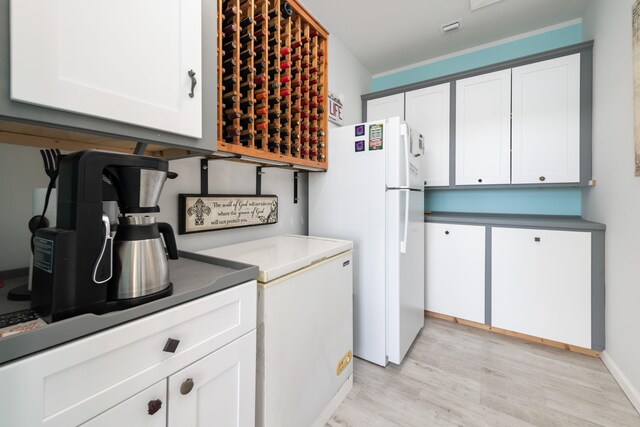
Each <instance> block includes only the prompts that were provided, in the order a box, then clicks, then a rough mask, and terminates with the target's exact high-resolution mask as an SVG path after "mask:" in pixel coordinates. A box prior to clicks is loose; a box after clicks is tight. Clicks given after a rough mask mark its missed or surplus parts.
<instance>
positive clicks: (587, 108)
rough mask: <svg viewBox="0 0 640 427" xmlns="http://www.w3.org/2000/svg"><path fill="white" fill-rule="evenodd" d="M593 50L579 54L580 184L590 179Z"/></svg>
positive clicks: (583, 184)
mask: <svg viewBox="0 0 640 427" xmlns="http://www.w3.org/2000/svg"><path fill="white" fill-rule="evenodd" d="M592 110H593V50H586V51H583V52H582V53H581V54H580V184H581V185H582V186H588V185H589V180H591V178H592V176H593V175H592V161H591V158H592V151H591V150H592V148H591V146H592V137H591V132H592Z"/></svg>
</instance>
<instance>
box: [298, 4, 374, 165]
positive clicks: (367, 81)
mask: <svg viewBox="0 0 640 427" xmlns="http://www.w3.org/2000/svg"><path fill="white" fill-rule="evenodd" d="M322 1H323V0H303V1H301V2H300V3H302V4H303V5H304V7H305V8H306V9H307V10H308V11H309V12H310V13H311V15H314V7H315V4H316V3H318V2H322ZM336 13H338V12H336ZM320 24H321V25H323V26H324V27H325V28H326V29H327V31H328V32H329V55H328V61H329V92H331V93H333V94H334V95H336V96H337V97H339V98H340V99H341V100H342V104H343V114H342V117H343V119H344V123H343V126H347V125H352V124H356V123H360V122H361V121H362V100H361V98H360V97H361V96H362V95H363V94H365V93H369V92H371V78H372V75H371V73H370V72H369V70H367V69H366V68H365V66H364V65H362V63H361V62H360V60H359V59H358V58H357V57H356V56H355V55H354V53H353V52H352V51H351V50H349V48H347V47H346V46H345V45H344V44H343V43H342V42H341V41H340V39H338V38H337V37H335V36H333V35H331V23H330V22H320ZM354 31H357V30H356V29H355V28H354ZM336 127H338V126H337V125H334V124H333V123H329V128H330V129H331V128H336ZM329 167H331V166H329Z"/></svg>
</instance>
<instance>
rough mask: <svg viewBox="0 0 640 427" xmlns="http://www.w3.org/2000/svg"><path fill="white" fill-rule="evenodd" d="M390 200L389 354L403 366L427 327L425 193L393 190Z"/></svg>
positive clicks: (389, 196) (387, 288)
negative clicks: (403, 360)
mask: <svg viewBox="0 0 640 427" xmlns="http://www.w3.org/2000/svg"><path fill="white" fill-rule="evenodd" d="M386 198H387V200H386V211H387V230H386V233H387V246H386V251H387V257H386V258H387V274H386V299H387V301H386V307H387V308H386V312H387V328H386V353H387V357H388V359H389V362H392V363H396V364H399V363H401V362H402V359H403V358H404V356H405V355H406V354H407V351H408V350H409V347H410V346H411V344H412V343H413V341H414V340H415V338H416V336H417V335H418V333H419V332H420V330H421V329H422V327H423V326H424V216H423V212H424V193H423V192H421V191H410V190H389V191H387V196H386ZM407 206H408V208H409V210H408V212H407V210H406V207H407ZM407 219H408V221H407ZM405 230H406V238H405ZM403 249H404V252H403Z"/></svg>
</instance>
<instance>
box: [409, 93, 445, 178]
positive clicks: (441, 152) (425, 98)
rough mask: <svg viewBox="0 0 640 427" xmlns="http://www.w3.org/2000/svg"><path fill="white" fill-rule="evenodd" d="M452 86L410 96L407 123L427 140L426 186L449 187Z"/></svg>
mask: <svg viewBox="0 0 640 427" xmlns="http://www.w3.org/2000/svg"><path fill="white" fill-rule="evenodd" d="M450 91H451V84H450V83H444V84H441V85H438V86H432V87H427V88H424V89H419V90H414V91H411V92H407V93H406V117H407V123H408V124H409V126H411V127H412V128H414V129H416V130H417V131H418V132H420V133H421V134H422V136H423V137H424V145H425V147H424V159H423V175H424V180H425V186H427V187H434V186H447V185H449V133H450V132H449V128H450V122H449V118H450V117H449V116H450V114H449V105H450V94H451V93H450Z"/></svg>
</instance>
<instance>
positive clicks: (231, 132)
mask: <svg viewBox="0 0 640 427" xmlns="http://www.w3.org/2000/svg"><path fill="white" fill-rule="evenodd" d="M225 134H226V135H227V136H229V137H236V136H240V128H237V127H228V128H226V129H225Z"/></svg>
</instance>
